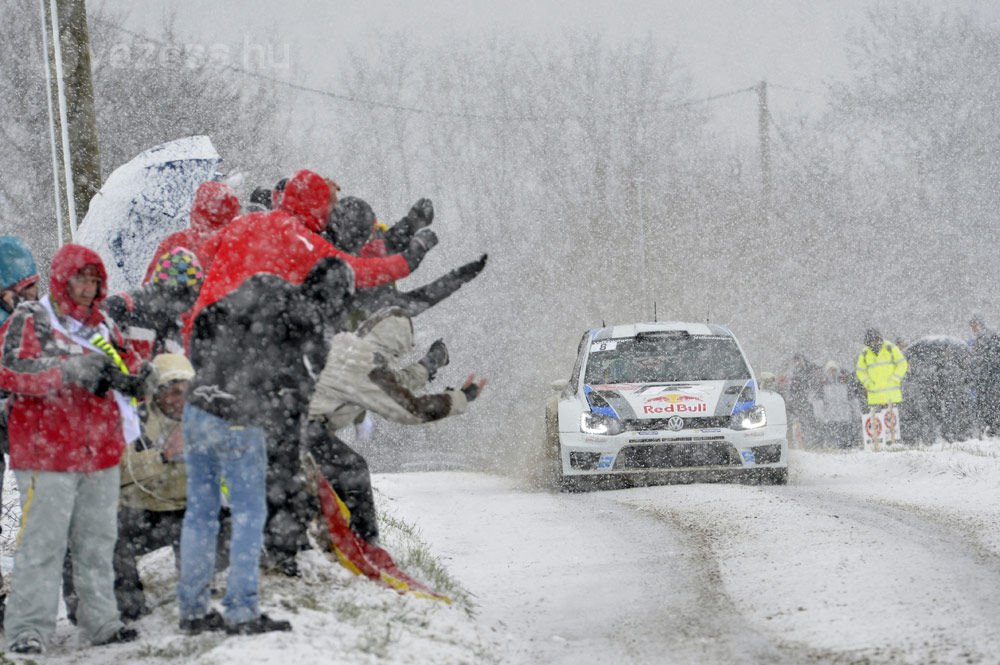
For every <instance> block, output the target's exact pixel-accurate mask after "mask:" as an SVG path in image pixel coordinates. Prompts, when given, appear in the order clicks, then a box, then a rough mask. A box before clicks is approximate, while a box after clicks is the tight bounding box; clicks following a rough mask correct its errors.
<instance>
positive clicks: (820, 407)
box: [816, 360, 861, 448]
mask: <svg viewBox="0 0 1000 665" xmlns="http://www.w3.org/2000/svg"><path fill="white" fill-rule="evenodd" d="M849 382H850V377H849V375H848V374H847V372H844V371H843V370H841V369H840V366H839V365H838V364H837V363H835V362H834V361H832V360H830V361H828V362H827V363H826V365H824V366H823V379H822V383H821V384H820V392H819V399H818V400H817V409H816V420H817V425H818V434H819V440H820V441H821V442H822V445H824V446H830V447H836V448H851V447H853V446H855V445H857V444H858V443H860V439H859V438H858V425H859V416H860V415H861V411H860V409H859V408H858V405H857V403H856V402H855V401H854V400H853V399H852V397H851V394H850V391H849V388H848V385H849Z"/></svg>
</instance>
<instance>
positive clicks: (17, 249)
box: [0, 236, 38, 324]
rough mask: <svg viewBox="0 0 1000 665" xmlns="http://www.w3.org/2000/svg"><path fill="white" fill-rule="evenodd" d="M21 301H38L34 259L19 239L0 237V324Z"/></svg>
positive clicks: (36, 272)
mask: <svg viewBox="0 0 1000 665" xmlns="http://www.w3.org/2000/svg"><path fill="white" fill-rule="evenodd" d="M22 300H38V268H37V267H35V257H34V256H32V255H31V250H30V249H28V246H27V245H25V244H24V243H23V242H21V240H20V238H17V237H15V236H0V324H3V323H4V322H5V321H6V320H7V317H9V316H10V315H11V313H13V311H14V308H15V307H17V304H18V303H19V302H21V301H22Z"/></svg>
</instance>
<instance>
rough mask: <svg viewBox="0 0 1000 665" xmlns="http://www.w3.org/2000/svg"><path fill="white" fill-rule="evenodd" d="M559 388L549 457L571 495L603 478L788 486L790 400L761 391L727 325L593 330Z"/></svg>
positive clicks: (552, 406)
mask: <svg viewBox="0 0 1000 665" xmlns="http://www.w3.org/2000/svg"><path fill="white" fill-rule="evenodd" d="M552 387H553V389H555V390H558V391H559V395H558V396H553V398H551V399H550V400H549V402H548V405H547V408H546V430H547V432H546V448H547V451H546V452H547V459H548V461H549V463H550V464H551V466H550V468H551V469H552V471H553V473H554V480H555V481H556V483H557V485H558V486H560V487H562V488H563V489H574V488H581V487H586V486H588V485H593V484H594V483H593V482H592V481H595V480H599V479H617V480H625V481H630V480H631V481H650V480H657V479H662V480H676V481H681V482H696V481H717V480H750V481H751V482H765V483H775V484H784V483H786V482H787V481H788V442H787V438H786V433H787V421H786V417H785V402H784V400H783V399H782V397H781V396H780V395H779V394H777V393H775V392H771V391H767V390H760V389H759V387H758V384H757V381H756V379H755V377H754V373H753V371H752V370H751V369H750V365H749V363H748V362H747V360H746V356H745V354H744V353H743V349H742V348H741V347H740V345H739V342H737V341H736V337H735V336H734V335H733V333H732V332H731V331H730V330H729V329H728V328H727V327H725V326H721V325H711V324H700V323H678V322H671V323H635V324H630V325H619V326H612V327H606V328H596V329H593V330H590V331H588V332H587V333H586V334H584V336H583V339H582V340H581V341H580V348H579V352H578V355H577V360H576V364H575V365H574V367H573V374H572V376H571V377H570V379H569V381H565V380H563V381H556V382H553V384H552ZM588 481H589V482H588Z"/></svg>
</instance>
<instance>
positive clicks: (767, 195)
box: [757, 81, 771, 224]
mask: <svg viewBox="0 0 1000 665" xmlns="http://www.w3.org/2000/svg"><path fill="white" fill-rule="evenodd" d="M757 108H758V113H757V132H758V135H759V140H760V184H761V201H760V211H761V221H762V222H763V223H764V224H767V223H768V221H769V220H770V216H771V142H770V138H769V137H770V131H769V130H770V124H771V120H770V116H769V115H768V110H767V81H761V82H760V83H758V84H757Z"/></svg>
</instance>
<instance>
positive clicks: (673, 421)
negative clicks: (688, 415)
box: [667, 416, 684, 432]
mask: <svg viewBox="0 0 1000 665" xmlns="http://www.w3.org/2000/svg"><path fill="white" fill-rule="evenodd" d="M667 429H669V430H671V431H674V432H679V431H681V430H682V429H684V419H683V418H681V417H680V416H671V417H670V418H668V419H667Z"/></svg>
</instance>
